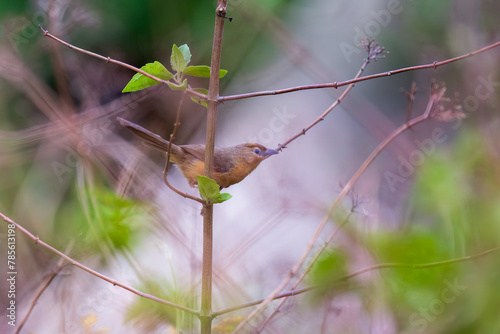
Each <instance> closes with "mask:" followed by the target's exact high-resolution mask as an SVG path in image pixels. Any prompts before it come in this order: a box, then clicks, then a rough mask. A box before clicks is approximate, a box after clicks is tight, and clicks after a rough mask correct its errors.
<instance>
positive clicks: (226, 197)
mask: <svg viewBox="0 0 500 334" xmlns="http://www.w3.org/2000/svg"><path fill="white" fill-rule="evenodd" d="M232 197H233V196H231V194H228V193H222V194H220V196H219V197H217V198H216V199H215V200H214V202H213V203H222V202H225V201H227V200H229V199H231V198H232Z"/></svg>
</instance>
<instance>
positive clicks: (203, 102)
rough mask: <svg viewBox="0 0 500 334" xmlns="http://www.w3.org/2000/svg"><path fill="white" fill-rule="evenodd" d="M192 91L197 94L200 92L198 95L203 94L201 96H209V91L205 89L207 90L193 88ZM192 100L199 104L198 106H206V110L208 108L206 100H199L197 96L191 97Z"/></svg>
mask: <svg viewBox="0 0 500 334" xmlns="http://www.w3.org/2000/svg"><path fill="white" fill-rule="evenodd" d="M192 90H194V91H195V92H198V93H201V94H204V95H208V89H205V88H193V89H192ZM189 97H190V98H191V100H192V101H193V102H195V103H198V104H201V105H202V106H204V107H205V108H207V107H208V104H207V102H205V101H204V100H201V99H199V98H197V97H196V96H191V95H190V96H189Z"/></svg>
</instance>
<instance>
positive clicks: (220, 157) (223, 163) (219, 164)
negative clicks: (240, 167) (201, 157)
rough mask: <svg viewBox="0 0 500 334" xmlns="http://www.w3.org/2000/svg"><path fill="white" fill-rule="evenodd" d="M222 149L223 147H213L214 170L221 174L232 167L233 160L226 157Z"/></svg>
mask: <svg viewBox="0 0 500 334" xmlns="http://www.w3.org/2000/svg"><path fill="white" fill-rule="evenodd" d="M223 150H225V149H224V148H215V152H214V171H216V172H217V173H221V174H224V173H228V172H229V171H231V170H232V169H233V167H234V164H233V161H232V160H231V159H228V155H227V154H223V153H222V151H223ZM217 153H219V154H217Z"/></svg>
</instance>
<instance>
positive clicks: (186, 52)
mask: <svg viewBox="0 0 500 334" xmlns="http://www.w3.org/2000/svg"><path fill="white" fill-rule="evenodd" d="M179 50H181V52H182V56H183V57H184V62H185V64H186V66H187V64H189V62H190V61H191V51H189V46H188V45H187V44H183V45H181V46H179Z"/></svg>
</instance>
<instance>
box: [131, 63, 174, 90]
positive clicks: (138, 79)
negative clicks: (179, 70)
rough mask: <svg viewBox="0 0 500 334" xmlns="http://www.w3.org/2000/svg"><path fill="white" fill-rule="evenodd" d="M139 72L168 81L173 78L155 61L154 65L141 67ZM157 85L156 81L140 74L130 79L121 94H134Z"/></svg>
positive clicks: (149, 64)
mask: <svg viewBox="0 0 500 334" xmlns="http://www.w3.org/2000/svg"><path fill="white" fill-rule="evenodd" d="M141 70H143V71H145V72H147V73H149V74H152V75H154V76H155V77H158V78H159V79H162V80H165V81H168V80H170V79H172V78H173V77H174V76H173V74H172V73H170V72H169V71H168V70H167V69H166V68H165V66H163V65H162V64H161V63H160V62H158V61H155V62H154V63H148V64H146V65H144V66H143V67H141ZM157 84H159V82H158V81H156V80H154V79H151V78H149V77H147V76H145V75H143V74H141V73H136V74H135V75H134V76H133V77H132V79H130V81H129V82H128V84H127V85H126V86H125V88H123V90H122V93H126V92H135V91H138V90H141V89H144V88H147V87H150V86H154V85H157Z"/></svg>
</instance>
